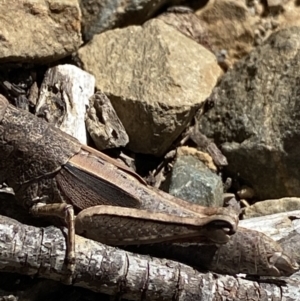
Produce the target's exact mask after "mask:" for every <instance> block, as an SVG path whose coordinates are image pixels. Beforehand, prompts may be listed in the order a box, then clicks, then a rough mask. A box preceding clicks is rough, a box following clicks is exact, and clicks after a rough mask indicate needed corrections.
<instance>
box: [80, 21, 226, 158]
mask: <svg viewBox="0 0 300 301" xmlns="http://www.w3.org/2000/svg"><path fill="white" fill-rule="evenodd" d="M116 41H118V42H117V43H116ZM78 57H79V59H80V61H81V62H82V66H83V68H84V69H85V70H87V71H88V72H90V73H92V74H94V75H95V77H96V85H97V88H98V89H99V90H101V91H102V92H103V93H105V94H106V95H107V96H108V97H109V99H110V100H111V102H112V105H113V107H114V109H115V110H116V112H117V115H118V116H119V118H120V120H121V122H122V123H123V125H124V127H125V129H126V132H127V134H128V136H129V144H128V146H127V147H128V148H129V149H130V150H132V151H134V152H138V153H145V154H154V155H156V156H161V155H163V154H164V153H165V152H166V151H167V150H168V148H169V147H170V145H171V144H172V143H173V141H174V140H175V139H176V138H177V137H178V136H179V135H180V134H181V133H182V131H183V130H184V129H185V128H186V126H187V125H188V123H189V122H190V121H191V119H192V118H193V116H194V114H195V112H196V110H197V109H198V108H199V107H200V105H201V104H202V103H203V101H204V100H205V99H206V98H207V97H208V96H209V95H210V93H211V91H212V88H213V87H214V86H215V84H216V82H217V80H218V78H219V76H220V75H221V74H222V70H221V68H220V67H219V66H218V64H217V62H216V58H215V56H214V55H213V54H212V53H210V52H209V51H208V50H207V49H205V48H204V47H202V46H201V45H199V44H197V43H196V42H194V41H193V40H191V39H189V38H187V37H186V36H184V35H183V34H181V33H179V32H178V31H177V30H175V29H173V28H172V27H170V26H168V25H166V24H165V23H164V22H162V21H160V20H151V21H149V22H147V23H145V24H144V25H143V27H140V26H130V27H127V28H124V29H116V30H111V31H108V32H105V33H102V34H100V35H97V36H95V37H94V39H93V40H92V41H91V42H90V43H88V44H87V45H85V46H84V47H82V48H81V49H80V50H79V52H78Z"/></svg>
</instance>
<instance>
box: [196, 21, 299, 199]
mask: <svg viewBox="0 0 300 301" xmlns="http://www.w3.org/2000/svg"><path fill="white" fill-rule="evenodd" d="M299 38H300V27H291V28H288V29H284V30H282V31H279V32H278V33H274V34H273V35H272V36H271V37H270V38H269V39H268V40H267V41H266V43H265V44H263V45H261V46H259V47H257V49H256V50H255V51H253V52H252V53H251V54H250V55H249V56H248V57H246V58H244V59H242V60H241V61H240V62H239V63H237V64H236V65H235V67H234V69H233V70H231V71H229V72H228V73H227V74H226V75H225V76H224V77H223V78H222V80H221V82H220V85H219V86H218V87H216V88H215V89H214V91H213V93H212V95H211V96H210V97H209V98H208V102H209V103H210V104H213V105H214V107H213V108H212V109H211V110H209V111H208V112H207V114H205V115H204V116H202V117H201V119H200V130H201V131H202V132H203V133H204V134H206V135H207V136H208V137H213V138H214V140H215V142H216V143H217V145H221V149H222V152H223V153H224V155H225V156H226V158H227V160H228V162H229V166H228V170H229V171H231V172H233V173H235V174H238V175H239V176H240V177H241V178H242V179H243V180H244V181H245V182H246V183H248V184H250V186H251V187H253V188H254V191H255V193H256V196H257V197H258V198H259V199H268V198H280V197H284V196H297V195H300V169H299V166H300V156H299V147H300V98H299V83H300V81H299V78H300V44H299Z"/></svg>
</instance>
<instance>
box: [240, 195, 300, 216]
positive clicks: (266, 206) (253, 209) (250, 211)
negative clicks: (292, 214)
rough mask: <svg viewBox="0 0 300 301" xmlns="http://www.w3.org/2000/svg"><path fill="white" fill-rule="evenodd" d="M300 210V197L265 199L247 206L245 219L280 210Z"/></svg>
mask: <svg viewBox="0 0 300 301" xmlns="http://www.w3.org/2000/svg"><path fill="white" fill-rule="evenodd" d="M294 210H300V198H296V197H292V198H282V199H277V200H265V201H261V202H257V203H255V204H253V205H251V206H250V207H245V208H244V209H243V211H244V215H243V218H244V219H248V218H252V217H258V216H265V215H270V214H275V213H280V212H288V211H294Z"/></svg>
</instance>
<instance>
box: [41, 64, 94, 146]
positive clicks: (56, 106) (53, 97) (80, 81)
mask: <svg viewBox="0 0 300 301" xmlns="http://www.w3.org/2000/svg"><path fill="white" fill-rule="evenodd" d="M94 89H95V78H94V76H93V75H91V74H89V73H87V72H85V71H83V70H81V69H79V68H78V67H75V66H73V65H59V66H56V67H53V68H50V69H48V70H47V72H46V74H45V78H44V81H43V83H42V86H41V89H40V96H39V99H38V103H37V105H36V115H38V116H40V117H44V118H45V119H46V120H47V121H48V122H50V123H52V124H54V125H55V126H57V127H58V128H60V129H61V130H62V131H64V132H66V133H68V134H69V135H72V136H73V137H75V138H77V139H78V140H79V141H80V142H81V143H83V144H87V136H86V128H85V112H86V107H88V106H89V97H91V96H92V95H93V94H94Z"/></svg>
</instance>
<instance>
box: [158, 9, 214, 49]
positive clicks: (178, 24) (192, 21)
mask: <svg viewBox="0 0 300 301" xmlns="http://www.w3.org/2000/svg"><path fill="white" fill-rule="evenodd" d="M157 18H158V19H159V20H162V21H164V22H165V23H166V24H168V25H170V26H172V27H174V28H176V29H177V30H178V31H180V32H181V33H183V34H184V35H186V36H187V37H190V38H191V39H193V40H194V41H195V42H197V43H199V44H201V45H202V46H204V47H206V48H207V49H208V50H211V45H210V43H209V35H208V30H207V27H206V26H204V25H203V22H201V20H200V18H199V17H198V16H197V15H196V14H195V13H194V11H193V10H191V9H188V8H187V7H186V8H185V7H176V6H175V7H173V8H170V9H168V10H167V11H166V12H164V13H162V14H161V15H159V16H158V17H157Z"/></svg>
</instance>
